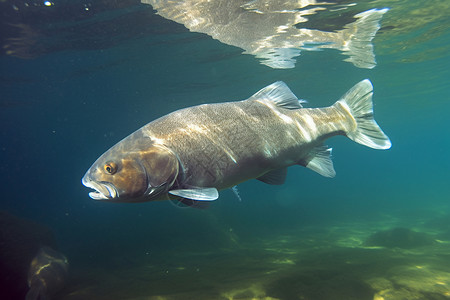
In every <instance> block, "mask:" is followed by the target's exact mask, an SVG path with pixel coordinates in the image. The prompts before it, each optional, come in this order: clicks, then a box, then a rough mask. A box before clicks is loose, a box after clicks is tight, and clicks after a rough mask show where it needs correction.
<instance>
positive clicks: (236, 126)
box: [82, 79, 391, 206]
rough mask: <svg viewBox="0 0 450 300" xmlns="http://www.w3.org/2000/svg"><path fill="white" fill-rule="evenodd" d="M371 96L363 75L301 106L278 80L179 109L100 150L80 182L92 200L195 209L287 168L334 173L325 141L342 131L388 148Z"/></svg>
mask: <svg viewBox="0 0 450 300" xmlns="http://www.w3.org/2000/svg"><path fill="white" fill-rule="evenodd" d="M372 95H373V86H372V83H371V82H370V80H368V79H365V80H363V81H361V82H359V83H357V84H356V85H355V86H353V87H352V88H351V89H350V90H349V91H348V92H347V93H345V95H343V96H342V97H341V98H340V99H339V100H338V101H337V102H336V103H334V104H333V105H332V106H329V107H324V108H305V107H303V105H304V102H305V101H303V100H299V99H298V98H297V97H296V96H295V95H294V93H293V92H292V91H291V90H290V89H289V87H288V86H287V85H286V84H285V83H284V82H282V81H277V82H275V83H272V84H270V85H268V86H266V87H265V88H263V89H261V90H260V91H258V92H257V93H255V94H254V95H253V96H251V97H250V98H248V99H246V100H242V101H235V102H223V103H213V104H202V105H198V106H192V107H187V108H184V109H180V110H177V111H174V112H172V113H169V114H167V115H165V116H162V117H160V118H158V119H156V120H154V121H152V122H150V123H148V124H147V125H145V126H143V127H142V128H140V129H138V130H137V131H135V132H134V133H132V134H130V135H129V136H128V137H126V138H124V139H123V140H122V141H120V142H118V143H117V144H116V145H114V146H113V147H112V148H110V149H109V150H108V151H106V152H105V153H104V154H103V155H101V156H100V157H99V158H98V159H97V160H96V161H95V162H94V164H93V165H92V166H91V167H90V168H89V169H88V170H87V172H86V174H85V175H84V176H83V178H82V183H83V185H84V186H86V187H88V188H91V189H93V190H95V191H93V192H90V193H89V196H90V197H91V198H92V199H95V200H100V201H108V202H144V201H153V200H178V201H180V202H182V203H184V204H187V205H189V206H196V205H197V204H199V203H200V202H201V201H214V200H216V199H218V197H219V193H218V191H220V190H224V189H228V188H232V187H234V186H236V185H238V184H240V183H242V182H244V181H247V180H250V179H258V180H260V181H262V182H265V183H267V184H272V185H280V184H283V183H284V181H285V178H286V174H287V168H288V167H289V166H292V165H300V166H304V167H306V168H309V169H311V170H313V171H315V172H317V173H319V174H321V175H323V176H325V177H334V176H335V174H336V172H335V170H334V167H333V162H332V160H331V152H332V149H331V148H329V147H327V146H325V145H324V141H325V140H327V139H328V138H330V137H333V136H337V135H344V136H347V137H348V138H350V139H351V140H353V141H355V142H357V143H359V144H362V145H365V146H368V147H371V148H374V149H389V148H390V147H391V141H390V139H389V138H388V137H387V136H386V134H385V133H384V132H383V131H382V130H381V128H380V127H379V126H378V124H377V123H376V121H375V119H374V117H373V104H372Z"/></svg>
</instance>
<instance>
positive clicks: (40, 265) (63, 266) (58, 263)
mask: <svg viewBox="0 0 450 300" xmlns="http://www.w3.org/2000/svg"><path fill="white" fill-rule="evenodd" d="M68 267H69V263H68V261H67V258H66V257H65V256H64V255H63V254H61V253H60V252H58V251H56V250H54V249H52V248H50V247H47V246H43V247H41V248H40V249H39V251H38V253H37V254H36V256H35V257H34V258H33V260H32V261H31V264H30V269H29V272H28V286H29V287H30V289H29V291H28V293H27V295H26V298H25V299H26V300H38V299H48V297H51V296H53V295H54V294H55V293H56V292H58V291H59V290H60V289H61V288H62V287H63V286H64V284H65V281H66V278H67V272H68Z"/></svg>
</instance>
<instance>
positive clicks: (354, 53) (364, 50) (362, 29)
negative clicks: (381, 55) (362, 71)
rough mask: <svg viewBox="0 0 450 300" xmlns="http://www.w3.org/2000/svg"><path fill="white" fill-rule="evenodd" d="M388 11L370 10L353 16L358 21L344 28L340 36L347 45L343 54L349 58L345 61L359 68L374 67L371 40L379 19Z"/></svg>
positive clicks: (386, 9)
mask: <svg viewBox="0 0 450 300" xmlns="http://www.w3.org/2000/svg"><path fill="white" fill-rule="evenodd" d="M388 10H389V9H388V8H383V9H371V10H368V11H365V12H362V13H359V14H357V15H355V17H357V18H358V20H356V21H355V22H353V23H350V24H348V25H346V26H345V27H346V28H345V29H344V30H342V34H343V36H344V40H346V41H347V44H346V45H345V46H344V51H343V52H344V54H346V55H349V56H350V57H349V58H346V59H344V60H345V61H348V62H351V63H353V64H354V65H355V66H357V67H359V68H366V69H372V68H374V67H375V66H376V64H377V63H376V61H375V54H374V53H373V45H372V40H373V38H374V37H375V34H376V33H377V31H378V29H380V20H381V18H382V17H383V15H384V14H385V13H386V12H387V11H388Z"/></svg>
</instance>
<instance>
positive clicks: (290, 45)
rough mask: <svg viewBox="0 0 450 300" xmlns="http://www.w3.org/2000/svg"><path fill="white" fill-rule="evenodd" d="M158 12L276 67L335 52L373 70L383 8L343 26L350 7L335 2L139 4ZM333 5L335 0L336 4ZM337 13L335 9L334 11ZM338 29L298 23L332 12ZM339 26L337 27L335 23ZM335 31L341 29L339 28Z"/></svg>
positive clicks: (154, 0) (155, 0) (157, 0)
mask: <svg viewBox="0 0 450 300" xmlns="http://www.w3.org/2000/svg"><path fill="white" fill-rule="evenodd" d="M141 2H142V3H145V4H150V5H151V6H152V7H153V8H154V9H155V10H156V11H157V14H159V15H161V16H162V17H164V18H166V19H169V20H173V21H175V22H178V23H181V24H183V25H184V26H186V27H187V28H188V29H189V30H191V31H194V32H201V33H205V34H207V35H209V36H211V37H212V38H214V39H217V40H219V41H221V42H222V43H225V44H228V45H232V46H236V47H239V48H241V49H244V50H245V52H244V53H245V54H252V55H255V56H256V57H257V58H259V59H261V63H262V64H264V65H267V66H269V67H271V68H275V69H286V68H294V66H295V62H296V57H298V56H299V55H300V51H301V50H304V51H317V50H321V49H324V48H328V49H336V50H339V51H342V52H343V54H345V55H348V58H346V59H345V61H349V62H351V63H353V64H354V65H355V66H357V67H359V68H368V69H371V68H373V67H375V65H376V62H375V54H374V52H373V46H372V40H373V38H374V37H375V35H376V33H377V31H378V30H379V29H380V20H381V18H382V17H383V15H384V14H385V13H386V12H387V11H388V10H389V9H388V8H382V9H370V10H367V11H364V12H361V13H358V14H355V15H354V16H353V18H354V19H355V21H354V22H351V23H347V24H342V23H343V22H344V20H345V19H344V18H343V17H342V11H343V10H347V9H349V8H350V7H351V6H354V5H355V4H354V3H349V4H337V3H333V1H326V2H322V1H316V0H307V1H299V0H252V1H245V0H240V1H236V0H232V1H223V0H174V1H161V0H141ZM335 2H337V1H335ZM336 11H339V12H338V13H337V12H336ZM333 12H334V15H335V16H334V15H333V16H334V17H333V21H330V20H328V21H327V22H334V23H335V24H333V25H335V26H336V27H337V28H336V30H334V31H323V30H318V29H314V28H311V27H309V26H310V25H309V24H303V23H306V22H307V21H308V19H309V18H311V16H312V15H314V14H318V13H319V14H333ZM339 23H340V24H339ZM338 28H340V29H338Z"/></svg>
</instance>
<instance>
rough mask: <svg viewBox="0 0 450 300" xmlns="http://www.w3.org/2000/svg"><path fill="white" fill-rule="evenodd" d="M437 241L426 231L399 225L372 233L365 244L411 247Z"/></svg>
mask: <svg viewBox="0 0 450 300" xmlns="http://www.w3.org/2000/svg"><path fill="white" fill-rule="evenodd" d="M435 242H436V241H435V239H434V238H432V237H431V236H430V235H428V234H426V233H423V232H417V231H414V230H411V229H408V228H402V227H397V228H393V229H389V230H383V231H378V232H376V233H374V234H372V235H371V236H369V237H368V239H367V240H366V242H365V245H366V246H379V247H386V248H403V249H410V248H416V247H422V246H428V245H432V244H434V243H435Z"/></svg>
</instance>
